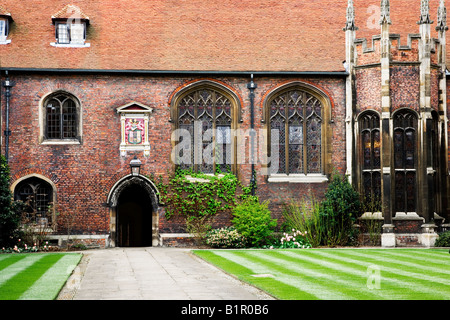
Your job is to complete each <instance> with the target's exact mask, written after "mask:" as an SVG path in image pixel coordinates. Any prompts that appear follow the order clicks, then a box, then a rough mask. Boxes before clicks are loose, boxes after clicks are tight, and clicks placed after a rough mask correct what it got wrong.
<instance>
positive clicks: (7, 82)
mask: <svg viewBox="0 0 450 320" xmlns="http://www.w3.org/2000/svg"><path fill="white" fill-rule="evenodd" d="M3 87H5V100H6V119H5V132H4V134H5V158H6V163H8V162H9V136H10V135H11V130H9V100H10V98H11V88H12V87H14V83H13V82H12V81H10V80H9V75H8V71H6V80H5V81H3Z"/></svg>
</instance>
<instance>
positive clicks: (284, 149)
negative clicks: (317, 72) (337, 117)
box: [269, 89, 323, 175]
mask: <svg viewBox="0 0 450 320" xmlns="http://www.w3.org/2000/svg"><path fill="white" fill-rule="evenodd" d="M269 116H270V130H271V158H272V159H273V158H274V157H278V159H277V160H278V161H275V163H278V166H273V165H272V166H271V173H282V174H288V175H289V174H308V173H322V171H323V164H322V163H323V161H322V123H323V121H322V120H323V106H322V103H321V102H320V101H319V100H318V99H317V98H316V97H315V96H313V95H311V94H309V93H307V92H305V91H302V90H299V89H293V90H289V91H285V92H283V93H281V94H279V95H277V96H275V97H274V98H273V99H272V100H271V101H270V102H269ZM275 136H276V137H275ZM273 163H274V162H272V164H273Z"/></svg>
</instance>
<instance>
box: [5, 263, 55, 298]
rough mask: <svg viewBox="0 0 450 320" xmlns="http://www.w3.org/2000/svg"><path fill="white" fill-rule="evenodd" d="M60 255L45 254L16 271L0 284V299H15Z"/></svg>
mask: <svg viewBox="0 0 450 320" xmlns="http://www.w3.org/2000/svg"><path fill="white" fill-rule="evenodd" d="M32 256H33V255H32ZM32 256H31V257H32ZM62 257H63V255H61V254H45V255H43V256H41V257H39V259H36V261H34V263H33V264H31V265H29V266H28V267H27V268H26V269H23V270H22V271H21V272H19V273H16V274H15V275H14V276H13V277H11V278H10V279H9V280H8V281H6V282H4V283H3V285H1V286H0V300H17V299H18V298H19V297H20V296H21V295H22V294H23V293H24V292H25V291H26V290H28V288H29V287H30V286H31V285H33V283H34V282H35V281H36V280H37V279H39V278H40V277H41V276H42V275H43V274H44V273H45V272H46V271H47V269H49V268H51V266H53V265H54V264H55V263H56V262H57V261H58V260H59V259H61V258H62Z"/></svg>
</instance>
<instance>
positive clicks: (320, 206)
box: [283, 173, 362, 247]
mask: <svg viewBox="0 0 450 320" xmlns="http://www.w3.org/2000/svg"><path fill="white" fill-rule="evenodd" d="M359 199H360V196H359V193H358V192H356V191H355V190H354V189H353V187H352V186H351V184H350V183H349V182H348V179H347V177H346V176H343V175H340V174H337V173H335V174H334V175H333V177H332V179H331V182H330V184H329V185H328V188H327V191H326V193H325V198H324V200H323V201H322V202H317V201H316V200H315V199H314V197H312V201H311V202H307V201H305V200H301V201H299V202H296V201H292V202H291V203H289V204H288V205H286V206H285V208H284V210H283V217H284V219H285V223H286V224H287V226H288V227H289V228H293V229H296V230H304V231H307V240H308V241H309V242H310V244H311V245H312V246H313V247H317V246H343V245H348V244H351V243H352V242H353V241H355V239H356V230H355V229H354V227H353V225H354V223H355V222H356V219H357V218H358V217H359V216H360V215H361V213H362V212H361V210H362V206H361V203H360V200H359Z"/></svg>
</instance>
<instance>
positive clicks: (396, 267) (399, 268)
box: [347, 251, 450, 289]
mask: <svg viewBox="0 0 450 320" xmlns="http://www.w3.org/2000/svg"><path fill="white" fill-rule="evenodd" d="M347 253H348V254H350V255H353V256H358V257H361V258H364V260H371V261H373V262H374V263H379V264H381V265H383V268H384V269H385V270H388V271H390V272H392V273H396V274H400V275H402V276H409V277H411V278H415V279H420V280H426V281H430V282H437V283H440V284H443V285H444V286H448V287H449V289H450V280H449V279H445V278H444V279H443V278H442V275H441V274H436V275H431V274H428V273H425V272H420V273H419V272H414V271H409V270H408V269H407V268H405V267H404V265H403V264H402V263H401V262H399V261H398V260H394V259H392V258H388V257H384V256H380V255H377V253H376V252H371V253H364V252H361V251H351V252H347ZM385 262H387V263H389V265H390V266H386V265H385V264H383V263H385ZM418 267H420V266H418Z"/></svg>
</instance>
